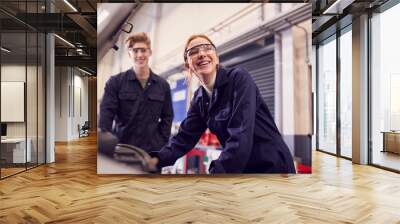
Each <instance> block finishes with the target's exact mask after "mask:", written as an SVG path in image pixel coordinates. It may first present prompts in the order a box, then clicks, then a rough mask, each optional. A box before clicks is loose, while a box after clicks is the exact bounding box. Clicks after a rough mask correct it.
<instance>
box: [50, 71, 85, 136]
mask: <svg viewBox="0 0 400 224" xmlns="http://www.w3.org/2000/svg"><path fill="white" fill-rule="evenodd" d="M55 86H56V88H55V89H56V91H55V125H56V133H55V141H69V140H73V139H77V138H78V137H79V136H78V124H80V125H81V126H82V125H83V124H84V122H85V121H87V120H88V78H87V77H86V76H83V73H82V72H80V71H79V70H77V69H75V68H72V67H56V82H55ZM79 90H80V91H79ZM79 92H80V93H79ZM79 95H80V97H79ZM79 100H80V101H81V102H79ZM79 106H81V107H82V108H81V109H82V114H80V111H79ZM74 110H75V111H74Z"/></svg>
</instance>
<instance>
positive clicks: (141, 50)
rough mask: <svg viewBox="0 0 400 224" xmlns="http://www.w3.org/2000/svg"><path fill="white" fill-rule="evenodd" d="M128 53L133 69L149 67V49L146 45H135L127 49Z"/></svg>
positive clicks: (139, 43) (140, 43)
mask: <svg viewBox="0 0 400 224" xmlns="http://www.w3.org/2000/svg"><path fill="white" fill-rule="evenodd" d="M128 52H129V57H130V58H131V59H132V62H133V66H134V67H135V68H139V69H140V68H146V67H148V66H149V58H150V56H151V49H150V48H149V47H148V46H147V44H145V43H142V42H138V43H135V44H134V45H133V46H132V47H130V48H128Z"/></svg>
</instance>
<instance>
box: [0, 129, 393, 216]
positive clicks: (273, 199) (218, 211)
mask: <svg viewBox="0 0 400 224" xmlns="http://www.w3.org/2000/svg"><path fill="white" fill-rule="evenodd" d="M399 198H400V175H399V174H396V173H392V172H388V171H384V170H381V169H378V168H375V167H371V166H361V165H354V164H352V163H351V162H350V161H348V160H344V159H339V158H335V157H333V156H330V155H327V154H324V153H320V152H313V174H312V175H293V176H289V177H285V176H281V175H234V176H229V175H228V176H224V175H222V176H221V175H220V176H197V177H196V176H186V177H185V176H143V175H142V176H133V175H97V174H96V139H95V137H88V138H82V139H81V140H80V141H74V142H69V143H68V144H65V143H58V144H57V145H56V163H54V164H49V165H45V166H41V167H38V168H35V169H32V170H29V171H27V172H25V173H21V174H18V175H16V176H12V177H9V178H7V179H4V180H2V181H0V202H1V203H0V223H400V212H399V211H400V200H398V199H399Z"/></svg>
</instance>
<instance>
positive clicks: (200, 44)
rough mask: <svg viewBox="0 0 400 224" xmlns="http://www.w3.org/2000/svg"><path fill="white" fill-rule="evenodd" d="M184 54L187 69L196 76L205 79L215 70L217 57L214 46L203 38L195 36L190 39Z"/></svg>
mask: <svg viewBox="0 0 400 224" xmlns="http://www.w3.org/2000/svg"><path fill="white" fill-rule="evenodd" d="M186 56H187V62H188V65H189V69H190V70H192V71H193V72H194V73H195V74H196V75H197V76H200V77H204V78H206V79H207V77H208V76H210V75H212V74H214V73H215V72H216V70H217V65H218V64H219V58H218V56H217V53H216V51H215V47H214V45H212V44H211V43H210V42H209V41H208V40H207V39H205V38H202V37H196V38H195V39H193V40H191V41H190V43H189V44H188V47H187V50H186ZM200 77H199V78H200Z"/></svg>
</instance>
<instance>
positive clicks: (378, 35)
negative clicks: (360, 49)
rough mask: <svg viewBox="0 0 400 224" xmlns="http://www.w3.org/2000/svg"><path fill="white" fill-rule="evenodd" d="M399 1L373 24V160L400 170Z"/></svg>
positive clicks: (375, 19)
mask: <svg viewBox="0 0 400 224" xmlns="http://www.w3.org/2000/svg"><path fill="white" fill-rule="evenodd" d="M398 21H400V4H397V5H395V6H394V7H392V8H390V9H388V10H387V11H384V12H383V13H380V14H376V15H374V16H373V17H372V19H371V26H372V37H371V40H372V49H371V51H372V54H371V57H372V77H371V91H372V96H371V110H372V111H371V121H372V125H371V132H372V163H373V164H377V165H381V166H385V167H388V168H392V169H396V170H400V111H399V107H400V106H399V96H400V83H399V82H400V63H399V60H398V52H400V45H399V43H398V40H399V39H400V32H398V30H397V29H393V27H398Z"/></svg>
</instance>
